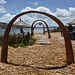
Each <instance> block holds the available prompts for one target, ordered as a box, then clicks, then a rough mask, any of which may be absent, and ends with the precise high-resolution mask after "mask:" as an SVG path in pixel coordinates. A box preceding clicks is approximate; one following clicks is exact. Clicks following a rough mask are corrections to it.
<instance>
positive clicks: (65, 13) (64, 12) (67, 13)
mask: <svg viewBox="0 0 75 75" xmlns="http://www.w3.org/2000/svg"><path fill="white" fill-rule="evenodd" d="M55 15H56V16H58V17H67V16H70V15H71V13H70V11H67V10H66V9H59V8H57V9H56V12H55Z"/></svg>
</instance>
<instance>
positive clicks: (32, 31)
mask: <svg viewBox="0 0 75 75" xmlns="http://www.w3.org/2000/svg"><path fill="white" fill-rule="evenodd" d="M36 25H38V23H37V24H35V25H34V27H33V30H32V29H31V34H32V33H33V35H34V28H35V27H36ZM41 25H43V35H45V27H44V24H43V23H41ZM33 35H31V37H32V36H33Z"/></svg>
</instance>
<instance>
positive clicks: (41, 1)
mask: <svg viewBox="0 0 75 75" xmlns="http://www.w3.org/2000/svg"><path fill="white" fill-rule="evenodd" d="M29 10H37V11H43V12H47V13H50V14H52V15H54V16H56V17H57V18H59V19H60V20H61V21H62V22H63V23H64V24H66V23H67V22H69V21H72V20H73V19H75V15H74V14H75V0H0V22H7V23H8V22H9V21H10V20H11V19H12V18H13V17H14V16H15V15H17V14H19V13H21V12H25V11H29ZM24 17H26V18H24ZM24 17H22V19H23V20H24V21H28V20H30V19H31V21H28V22H29V23H30V22H32V21H33V20H34V19H37V18H38V19H39V18H40V19H43V20H45V21H46V22H48V23H51V24H55V23H54V22H52V21H50V22H49V19H48V18H46V17H45V18H44V17H43V16H40V15H35V17H33V18H32V17H30V16H28V15H26V16H24Z"/></svg>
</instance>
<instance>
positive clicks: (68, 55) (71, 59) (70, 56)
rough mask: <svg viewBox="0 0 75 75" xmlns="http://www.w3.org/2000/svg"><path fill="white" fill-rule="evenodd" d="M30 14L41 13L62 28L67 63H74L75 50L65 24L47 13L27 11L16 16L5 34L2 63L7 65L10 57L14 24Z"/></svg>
mask: <svg viewBox="0 0 75 75" xmlns="http://www.w3.org/2000/svg"><path fill="white" fill-rule="evenodd" d="M28 13H39V14H43V15H45V16H47V17H49V18H51V19H53V20H54V21H55V22H56V23H57V24H58V25H59V27H60V28H61V30H62V32H63V36H64V40H65V48H66V61H67V63H74V55H73V49H72V44H71V40H70V37H69V34H68V32H67V30H66V28H65V26H64V24H63V23H62V22H61V21H60V20H59V19H58V18H56V17H55V16H53V15H51V14H48V13H45V12H40V11H27V12H23V13H20V14H18V15H16V16H15V17H14V18H13V19H12V20H11V21H10V22H9V24H8V26H7V28H6V30H5V33H4V39H3V46H2V51H1V62H2V63H7V56H8V39H9V33H10V30H11V27H12V25H13V23H14V22H15V20H16V19H17V18H19V17H20V16H22V15H25V14H28Z"/></svg>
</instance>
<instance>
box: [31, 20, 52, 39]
mask: <svg viewBox="0 0 75 75" xmlns="http://www.w3.org/2000/svg"><path fill="white" fill-rule="evenodd" d="M37 21H41V22H43V23H44V24H45V25H46V27H47V31H48V38H51V36H50V31H49V27H48V25H47V23H46V22H45V21H43V20H35V21H34V22H33V23H32V26H31V38H32V36H33V35H34V33H33V29H34V27H33V26H34V24H35V22H37Z"/></svg>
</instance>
